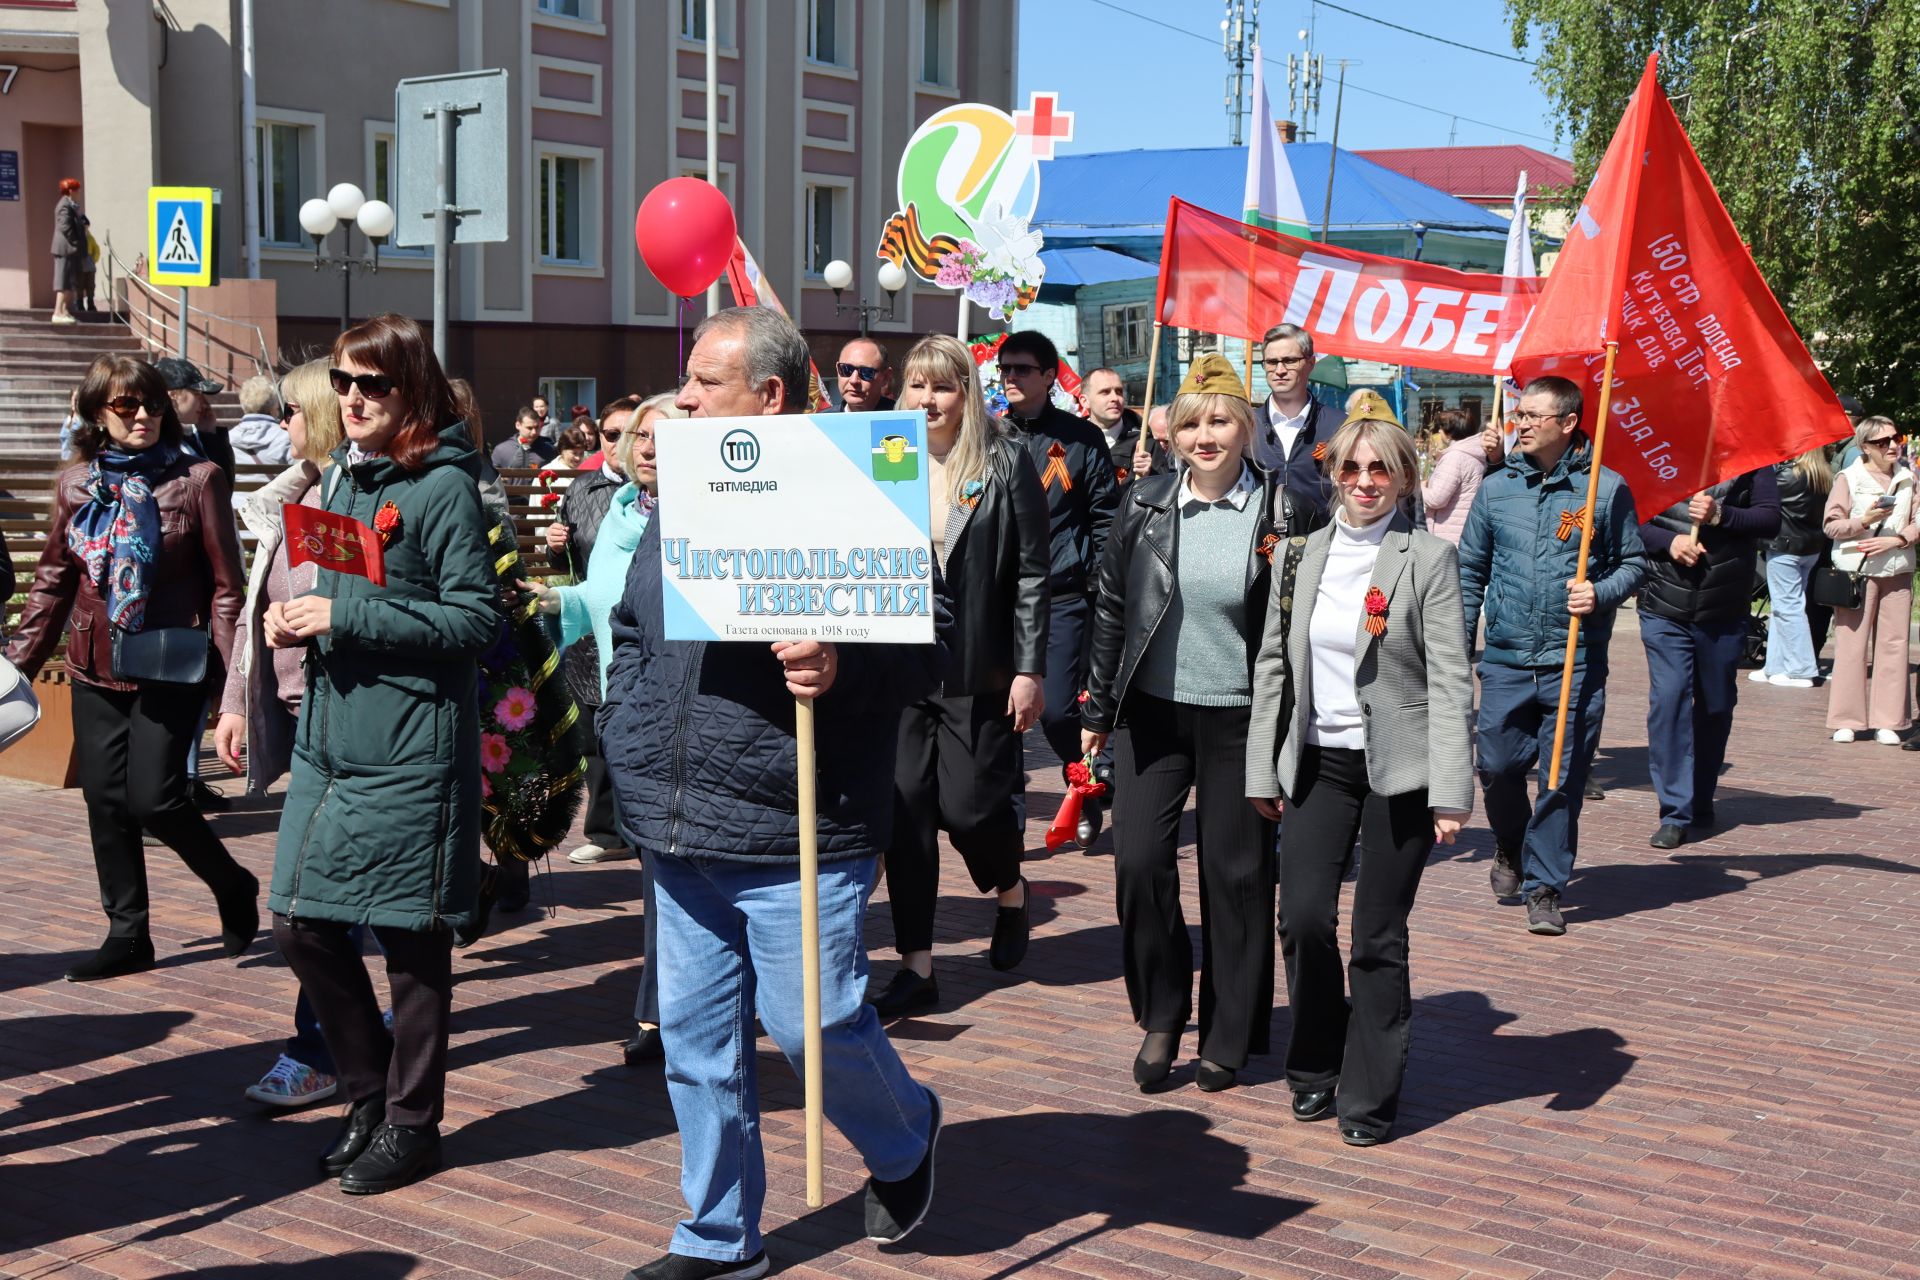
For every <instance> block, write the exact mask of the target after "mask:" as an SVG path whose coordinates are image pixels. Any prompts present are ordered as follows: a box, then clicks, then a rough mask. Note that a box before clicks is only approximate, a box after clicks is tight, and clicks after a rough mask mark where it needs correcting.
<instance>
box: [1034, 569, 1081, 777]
mask: <svg viewBox="0 0 1920 1280" xmlns="http://www.w3.org/2000/svg"><path fill="white" fill-rule="evenodd" d="M1088 612H1089V606H1088V604H1087V597H1086V595H1085V593H1083V592H1081V591H1079V590H1068V591H1056V592H1055V593H1054V595H1053V600H1052V603H1051V604H1049V605H1048V607H1047V676H1046V679H1045V680H1044V681H1043V682H1042V686H1041V687H1042V688H1043V689H1044V690H1045V692H1046V705H1045V706H1044V707H1042V708H1041V710H1040V732H1041V733H1043V734H1045V735H1046V739H1047V745H1048V746H1050V747H1052V748H1053V754H1055V755H1056V756H1059V757H1060V763H1061V765H1062V766H1065V765H1068V764H1071V763H1072V762H1073V761H1075V760H1078V759H1079V758H1080V728H1081V725H1080V694H1081V692H1082V691H1083V690H1085V689H1086V687H1087V644H1088V639H1087V614H1088Z"/></svg>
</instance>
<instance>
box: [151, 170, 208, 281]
mask: <svg viewBox="0 0 1920 1280" xmlns="http://www.w3.org/2000/svg"><path fill="white" fill-rule="evenodd" d="M213 228H214V217H213V188H212V187H148V188H147V283H149V284H154V285H170V286H173V287H175V288H178V287H180V286H182V285H186V286H189V287H191V288H195V289H204V288H206V287H207V286H208V285H210V284H212V283H213V258H214V253H215V250H216V246H215V245H214V243H213V239H214V237H213Z"/></svg>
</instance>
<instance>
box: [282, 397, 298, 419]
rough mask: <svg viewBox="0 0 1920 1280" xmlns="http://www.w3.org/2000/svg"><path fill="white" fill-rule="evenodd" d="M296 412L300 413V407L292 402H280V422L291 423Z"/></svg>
mask: <svg viewBox="0 0 1920 1280" xmlns="http://www.w3.org/2000/svg"><path fill="white" fill-rule="evenodd" d="M298 412H300V406H299V405H297V404H295V403H294V402H293V401H291V400H283V401H281V402H280V421H282V422H292V421H293V415H294V414H296V413H298Z"/></svg>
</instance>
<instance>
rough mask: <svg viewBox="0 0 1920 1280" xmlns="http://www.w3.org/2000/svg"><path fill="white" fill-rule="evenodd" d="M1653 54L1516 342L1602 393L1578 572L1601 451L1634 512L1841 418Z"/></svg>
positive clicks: (1567, 675)
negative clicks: (1723, 199) (1697, 149)
mask: <svg viewBox="0 0 1920 1280" xmlns="http://www.w3.org/2000/svg"><path fill="white" fill-rule="evenodd" d="M1658 60H1659V55H1657V54H1655V55H1653V56H1651V57H1649V58H1648V59H1647V68H1646V70H1645V71H1644V72H1643V73H1642V74H1641V76H1640V85H1639V87H1638V88H1637V89H1635V90H1634V94H1633V100H1632V101H1631V102H1630V103H1629V104H1628V106H1627V112H1626V114H1625V115H1624V116H1622V117H1621V120H1620V126H1619V128H1618V129H1616V130H1615V131H1614V135H1613V141H1612V142H1611V143H1610V144H1609V145H1608V147H1607V154H1606V156H1605V158H1603V159H1602V160H1601V162H1600V168H1599V171H1598V172H1597V173H1595V174H1594V177H1593V185H1592V186H1591V187H1589V188H1588V189H1587V198H1586V201H1585V202H1584V203H1583V204H1582V205H1581V206H1580V212H1579V215H1578V216H1577V217H1576V218H1575V220H1574V227H1573V230H1572V231H1571V232H1570V233H1569V235H1568V238H1567V242H1566V246H1565V247H1564V248H1563V249H1562V250H1561V253H1560V259H1559V261H1558V262H1556V263H1555V264H1554V268H1553V273H1552V275H1550V276H1549V277H1547V281H1546V285H1545V288H1543V289H1542V291H1541V294H1540V304H1539V306H1538V307H1537V308H1536V309H1535V311H1534V313H1533V319H1532V321H1531V323H1530V324H1529V325H1528V327H1527V331H1526V333H1525V335H1524V336H1523V337H1522V339H1521V342H1520V346H1519V349H1518V350H1517V351H1516V352H1515V353H1514V360H1513V367H1514V372H1515V373H1516V374H1517V375H1519V377H1520V380H1521V381H1522V382H1523V383H1524V382H1525V381H1526V380H1528V379H1530V378H1535V377H1538V376H1540V375H1542V374H1549V373H1551V374H1558V375H1560V376H1562V377H1566V378H1570V379H1572V380H1573V381H1574V382H1576V383H1579V384H1581V385H1583V386H1585V387H1587V388H1588V389H1589V390H1594V389H1597V391H1598V395H1597V396H1596V397H1593V398H1594V399H1596V400H1597V404H1594V405H1593V406H1592V407H1590V408H1589V409H1588V411H1587V416H1586V422H1585V426H1586V427H1587V430H1588V434H1589V435H1590V436H1591V437H1592V440H1593V467H1592V469H1591V471H1590V473H1589V475H1588V481H1587V500H1586V505H1585V507H1584V508H1583V509H1582V511H1581V519H1580V523H1579V528H1580V559H1579V565H1578V568H1577V569H1576V570H1575V577H1576V579H1577V580H1579V581H1583V582H1584V581H1585V580H1586V577H1587V554H1588V551H1589V549H1590V548H1591V545H1592V541H1593V510H1594V504H1595V499H1596V497H1597V496H1598V492H1599V481H1600V467H1601V464H1602V461H1603V459H1604V462H1605V464H1606V465H1608V466H1610V467H1612V468H1613V469H1614V470H1615V471H1617V472H1618V473H1619V474H1620V476H1621V478H1622V479H1624V480H1625V481H1626V483H1627V488H1628V489H1629V490H1631V491H1632V493H1633V499H1634V504H1635V506H1636V507H1637V508H1638V510H1639V513H1640V515H1641V516H1642V517H1643V518H1644V517H1650V516H1654V515H1657V514H1658V513H1660V512H1662V511H1664V510H1666V509H1667V508H1668V507H1670V506H1672V505H1673V504H1674V503H1676V502H1681V501H1685V500H1686V499H1687V498H1688V497H1689V496H1691V495H1692V494H1694V493H1697V492H1698V491H1700V490H1702V489H1707V488H1710V487H1712V486H1713V485H1715V484H1718V483H1719V482H1720V481H1722V480H1724V479H1727V478H1728V477H1730V476H1736V475H1740V474H1741V473H1743V472H1747V471H1752V470H1755V469H1757V468H1759V467H1764V466H1768V465H1771V464H1772V463H1775V462H1779V461H1781V460H1782V459H1785V458H1791V457H1796V456H1798V455H1799V454H1802V453H1805V452H1806V451H1807V450H1808V449H1811V448H1814V447H1815V446H1817V445H1823V444H1826V443H1828V442H1829V441H1833V440H1839V439H1841V438H1843V437H1845V436H1846V435H1847V434H1848V433H1849V431H1850V430H1851V428H1850V427H1849V425H1848V421H1847V417H1846V414H1845V412H1844V411H1843V410H1842V409H1841V408H1840V402H1839V400H1838V399H1837V398H1835V396H1834V394H1833V388H1831V387H1829V386H1828V385H1827V381H1826V379H1825V378H1824V377H1822V376H1821V374H1820V371H1819V369H1817V368H1816V367H1815V366H1814V363H1813V357H1812V356H1810V355H1809V354H1807V348H1806V344H1804V343H1803V342H1801V341H1800V335H1799V334H1798V333H1796V332H1794V328H1793V325H1792V324H1791V323H1790V322H1789V321H1788V320H1787V317H1786V313H1785V312H1783V311H1782V310H1781V309H1780V304H1779V302H1778V301H1776V300H1775V299H1774V296H1773V292H1772V291H1771V290H1770V289H1768V288H1767V282H1766V280H1765V279H1763V278H1762V277H1761V275H1760V270H1759V268H1758V267H1756V266H1755V265H1754V263H1753V257H1752V255H1750V254H1749V253H1748V252H1747V247H1746V245H1745V244H1744V243H1743V242H1742V241H1741V239H1740V233H1739V231H1738V230H1737V229H1736V228H1735V227H1734V225H1733V219H1732V218H1731V217H1729V216H1728V214H1727V210H1726V206H1725V205H1723V204H1721V203H1720V195H1719V193H1718V192H1716V191H1715V190H1714V189H1713V182H1712V181H1711V180H1710V179H1709V178H1708V177H1707V171H1706V169H1705V168H1704V167H1703V166H1702V165H1701V163H1700V158H1699V157H1698V156H1697V155H1695V154H1694V151H1693V144H1692V143H1691V142H1689V141H1688V140H1687V134H1686V130H1684V129H1682V128H1681V127H1680V121H1679V118H1678V117H1676V116H1675V115H1674V113H1673V105H1672V104H1671V103H1669V102H1668V101H1667V95H1666V94H1665V93H1664V92H1663V91H1662V90H1661V88H1660V82H1659V80H1658V78H1657V77H1656V76H1655V74H1654V72H1655V67H1656V65H1657V63H1658ZM1609 431H1611V432H1614V433H1617V434H1616V435H1615V447H1614V448H1613V449H1611V450H1609V449H1607V447H1606V446H1607V442H1608V433H1609ZM1568 532H1569V533H1570V532H1571V530H1569V531H1568ZM1579 634H1580V619H1579V618H1574V619H1572V625H1571V626H1570V627H1569V628H1568V634H1567V653H1566V661H1565V667H1564V672H1563V676H1562V679H1561V682H1560V711H1559V718H1558V721H1557V722H1556V725H1555V729H1554V747H1553V760H1552V762H1551V764H1550V765H1549V768H1548V785H1549V786H1558V785H1559V775H1560V754H1561V748H1562V744H1563V741H1564V738H1565V734H1566V722H1567V695H1568V692H1569V690H1570V689H1571V688H1572V685H1573V663H1574V653H1575V646H1576V645H1577V644H1578V641H1579Z"/></svg>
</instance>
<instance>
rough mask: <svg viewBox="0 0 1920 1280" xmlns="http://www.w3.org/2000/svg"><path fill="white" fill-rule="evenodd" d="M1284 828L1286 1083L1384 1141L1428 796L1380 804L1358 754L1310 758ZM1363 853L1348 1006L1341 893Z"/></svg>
mask: <svg viewBox="0 0 1920 1280" xmlns="http://www.w3.org/2000/svg"><path fill="white" fill-rule="evenodd" d="M1294 790H1295V791H1296V792H1297V794H1295V795H1289V796H1288V797H1287V820H1286V822H1285V823H1283V824H1282V826H1281V828H1280V951H1281V954H1282V955H1283V956H1284V957H1285V958H1286V964H1287V999H1288V1002H1289V1004H1290V1005H1291V1006H1292V1011H1293V1037H1292V1039H1291V1040H1289V1041H1288V1043H1287V1084H1288V1085H1289V1086H1290V1087H1291V1088H1292V1089H1293V1091H1294V1092H1296V1093H1309V1092H1313V1091H1316V1090H1320V1089H1332V1088H1335V1087H1338V1089H1339V1091H1340V1099H1339V1111H1340V1121H1341V1123H1342V1124H1349V1125H1354V1126H1356V1127H1358V1128H1361V1129H1365V1130H1366V1131H1367V1132H1369V1133H1372V1134H1375V1135H1377V1136H1380V1137H1384V1136H1386V1132H1387V1130H1388V1129H1389V1128H1391V1127H1392V1125H1393V1119H1394V1116H1395V1114H1397V1112H1398V1110H1399V1106H1400V1082H1401V1080H1402V1078H1403V1077H1404V1076H1405V1075H1406V1070H1407V1041H1408V1029H1409V1026H1410V1024H1411V1022H1412V1020H1413V988H1412V984H1411V983H1410V981H1409V979H1408V970H1407V916H1408V915H1409V914H1411V913H1412V911H1413V895H1414V893H1415V892H1416V891H1417V890H1418V889H1419V888H1420V874H1421V872H1423V871H1425V870H1426V866H1427V855H1428V854H1429V853H1430V852H1432V850H1433V813H1432V810H1431V809H1430V808H1429V807H1428V805H1427V793H1426V791H1425V790H1420V791H1409V792H1406V793H1404V794H1401V795H1397V796H1383V795H1380V794H1378V793H1376V792H1375V791H1374V790H1373V789H1372V788H1371V787H1370V786H1368V784H1367V757H1366V753H1365V752H1364V751H1348V750H1342V749H1340V748H1337V747H1314V746H1309V747H1307V748H1306V751H1305V754H1304V755H1303V756H1302V757H1301V761H1300V775H1299V777H1298V778H1297V779H1296V780H1295V782H1294ZM1356 837H1358V839H1359V843H1360V868H1359V872H1358V874H1357V875H1356V876H1355V879H1354V885H1353V959H1352V962H1351V964H1350V965H1349V967H1348V970H1347V975H1346V976H1347V979H1348V981H1349V982H1350V983H1351V985H1352V991H1353V1001H1352V1004H1351V1005H1349V1004H1348V1001H1347V992H1346V988H1345V986H1344V985H1343V984H1342V981H1341V978H1342V974H1341V968H1340V882H1341V880H1342V879H1343V878H1344V877H1345V875H1346V871H1347V864H1348V863H1350V862H1351V861H1352V860H1353V848H1354V840H1355V838H1356Z"/></svg>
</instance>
